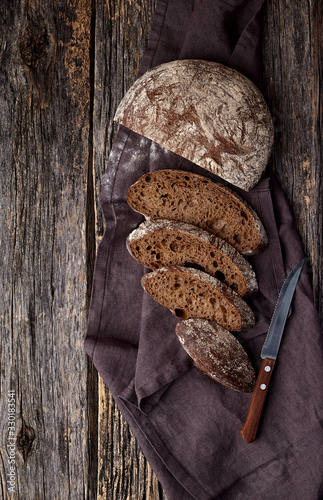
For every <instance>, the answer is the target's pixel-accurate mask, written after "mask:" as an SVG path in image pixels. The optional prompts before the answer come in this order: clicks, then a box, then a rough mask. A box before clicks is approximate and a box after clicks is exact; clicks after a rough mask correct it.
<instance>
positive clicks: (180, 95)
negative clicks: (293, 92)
mask: <svg viewBox="0 0 323 500" xmlns="http://www.w3.org/2000/svg"><path fill="white" fill-rule="evenodd" d="M114 119H115V121H116V122H118V123H121V124H122V125H124V126H125V127H128V128H129V129H131V130H133V131H135V132H137V133H138V134H140V135H142V136H144V137H147V138H148V139H151V140H153V141H155V142H157V143H158V144H160V145H161V146H164V147H165V148H167V149H168V150H169V151H172V152H173V153H176V154H178V155H180V156H182V157H184V158H187V159H188V160H190V161H191V162H193V163H196V164H197V165H199V166H200V167H202V168H204V169H206V170H209V171H210V172H212V173H213V174H216V175H218V176H219V177H221V178H222V179H224V180H226V181H228V182H230V183H231V184H233V185H235V186H238V187H240V188H242V189H244V190H246V191H249V190H250V189H251V188H252V187H253V186H254V185H255V184H256V183H257V182H258V181H259V179H260V177H261V175H262V173H263V171H264V169H265V167H266V165H267V163H268V159H269V156H270V153H271V148H272V144H273V139H274V129H273V123H272V118H271V115H270V111H269V108H268V106H267V104H266V102H265V100H264V98H263V96H262V94H261V92H260V91H259V89H258V88H257V87H256V86H255V85H254V84H253V83H252V82H251V81H250V80H248V78H246V77H245V76H243V75H241V74H240V73H238V72H237V71H236V70H234V69H232V68H228V67H227V66H224V65H222V64H219V63H216V62H212V61H202V60H196V59H195V60H194V59H189V60H177V61H171V62H168V63H165V64H161V65H160V66H158V67H155V68H152V69H150V70H149V71H147V72H146V73H145V74H144V75H143V76H142V77H141V78H138V79H137V80H136V82H135V83H134V85H133V86H132V87H131V88H130V89H129V91H128V92H127V94H126V95H125V97H124V98H123V100H122V101H121V103H120V105H119V107H118V110H117V112H116V115H115V118H114Z"/></svg>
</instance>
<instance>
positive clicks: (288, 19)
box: [263, 0, 323, 318]
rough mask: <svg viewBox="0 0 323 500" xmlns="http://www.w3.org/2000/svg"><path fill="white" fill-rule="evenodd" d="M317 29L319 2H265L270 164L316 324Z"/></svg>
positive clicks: (322, 159)
mask: <svg viewBox="0 0 323 500" xmlns="http://www.w3.org/2000/svg"><path fill="white" fill-rule="evenodd" d="M322 26H323V4H322V2H319V1H317V0H311V1H305V0H297V1H296V2H292V1H291V0H284V1H280V0H267V2H266V9H265V17H264V30H263V61H264V79H265V94H266V98H267V100H268V103H269V106H270V108H271V110H272V112H273V116H274V121H275V128H276V136H275V146H274V151H273V156H272V164H273V169H274V171H275V173H276V175H277V178H278V180H279V183H280V185H281V186H282V188H283V189H284V192H285V194H286V197H287V199H288V201H289V203H290V204H291V208H292V211H293V214H294V219H295V225H296V226H297V228H298V230H299V232H300V234H301V237H302V240H303V244H304V249H305V251H306V255H307V258H308V266H309V271H311V272H312V278H313V290H314V295H315V302H316V305H317V307H318V309H319V311H320V314H321V318H323V295H322V290H323V287H322V284H323V273H322V268H323V266H322V264H323V231H322V226H323V219H322V214H323V211H322V206H323V188H322V186H323V169H322V163H323V156H322V155H323V152H322V116H323V114H322V48H323V42H322V40H323V38H322V33H323V30H322Z"/></svg>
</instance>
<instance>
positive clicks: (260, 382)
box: [240, 359, 275, 443]
mask: <svg viewBox="0 0 323 500" xmlns="http://www.w3.org/2000/svg"><path fill="white" fill-rule="evenodd" d="M274 365H275V360H274V359H264V361H263V363H262V365H261V368H260V371H259V374H258V378H257V381H256V385H255V388H254V390H253V393H252V398H251V403H250V407H249V412H248V415H247V418H246V421H245V424H244V426H243V427H242V429H241V431H240V433H241V436H242V437H243V439H244V440H245V441H246V442H247V443H251V442H252V441H254V439H255V438H256V436H257V431H258V427H259V423H260V419H261V414H262V410H263V407H264V404H265V400H266V396H267V392H268V387H269V382H270V379H271V375H272V372H273V369H274Z"/></svg>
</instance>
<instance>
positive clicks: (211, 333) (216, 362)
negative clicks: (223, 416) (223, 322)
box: [176, 319, 256, 392]
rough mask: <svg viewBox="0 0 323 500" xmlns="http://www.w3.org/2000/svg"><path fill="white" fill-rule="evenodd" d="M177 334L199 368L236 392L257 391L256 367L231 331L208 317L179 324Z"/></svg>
mask: <svg viewBox="0 0 323 500" xmlns="http://www.w3.org/2000/svg"><path fill="white" fill-rule="evenodd" d="M176 334H177V336H178V338H179V340H180V342H181V344H182V346H183V348H184V349H185V351H186V352H187V353H188V354H189V356H190V357H191V358H192V359H193V362H194V365H195V366H196V368H197V369H198V370H200V371H202V372H203V373H206V375H208V376H209V377H211V378H213V379H214V380H216V381H217V382H220V383H221V384H223V385H225V386H227V387H230V388H231V389H234V390H236V391H240V392H252V391H253V389H254V386H255V382H256V376H255V371H254V368H253V366H252V364H251V362H250V359H249V357H248V355H247V353H246V352H245V350H244V349H243V347H242V346H241V344H240V343H239V342H238V340H237V339H236V338H235V337H234V336H233V335H232V334H231V333H230V332H228V331H227V330H225V329H224V328H222V327H221V326H220V325H218V324H216V323H212V324H211V323H210V322H209V321H207V320H205V319H187V320H183V321H179V322H178V323H177V325H176Z"/></svg>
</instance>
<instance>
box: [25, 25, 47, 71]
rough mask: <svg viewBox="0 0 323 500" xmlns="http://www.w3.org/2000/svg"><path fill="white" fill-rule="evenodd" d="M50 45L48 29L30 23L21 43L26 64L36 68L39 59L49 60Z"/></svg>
mask: <svg viewBox="0 0 323 500" xmlns="http://www.w3.org/2000/svg"><path fill="white" fill-rule="evenodd" d="M49 43H50V41H49V37H48V32H47V29H46V28H45V27H41V26H39V25H36V24H35V23H33V22H30V23H29V24H28V26H27V27H26V29H25V31H24V33H23V34H22V37H21V41H20V54H21V57H22V59H23V61H24V63H25V64H27V66H32V67H35V66H36V65H37V61H39V59H43V58H44V57H45V58H47V54H48V49H49Z"/></svg>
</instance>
